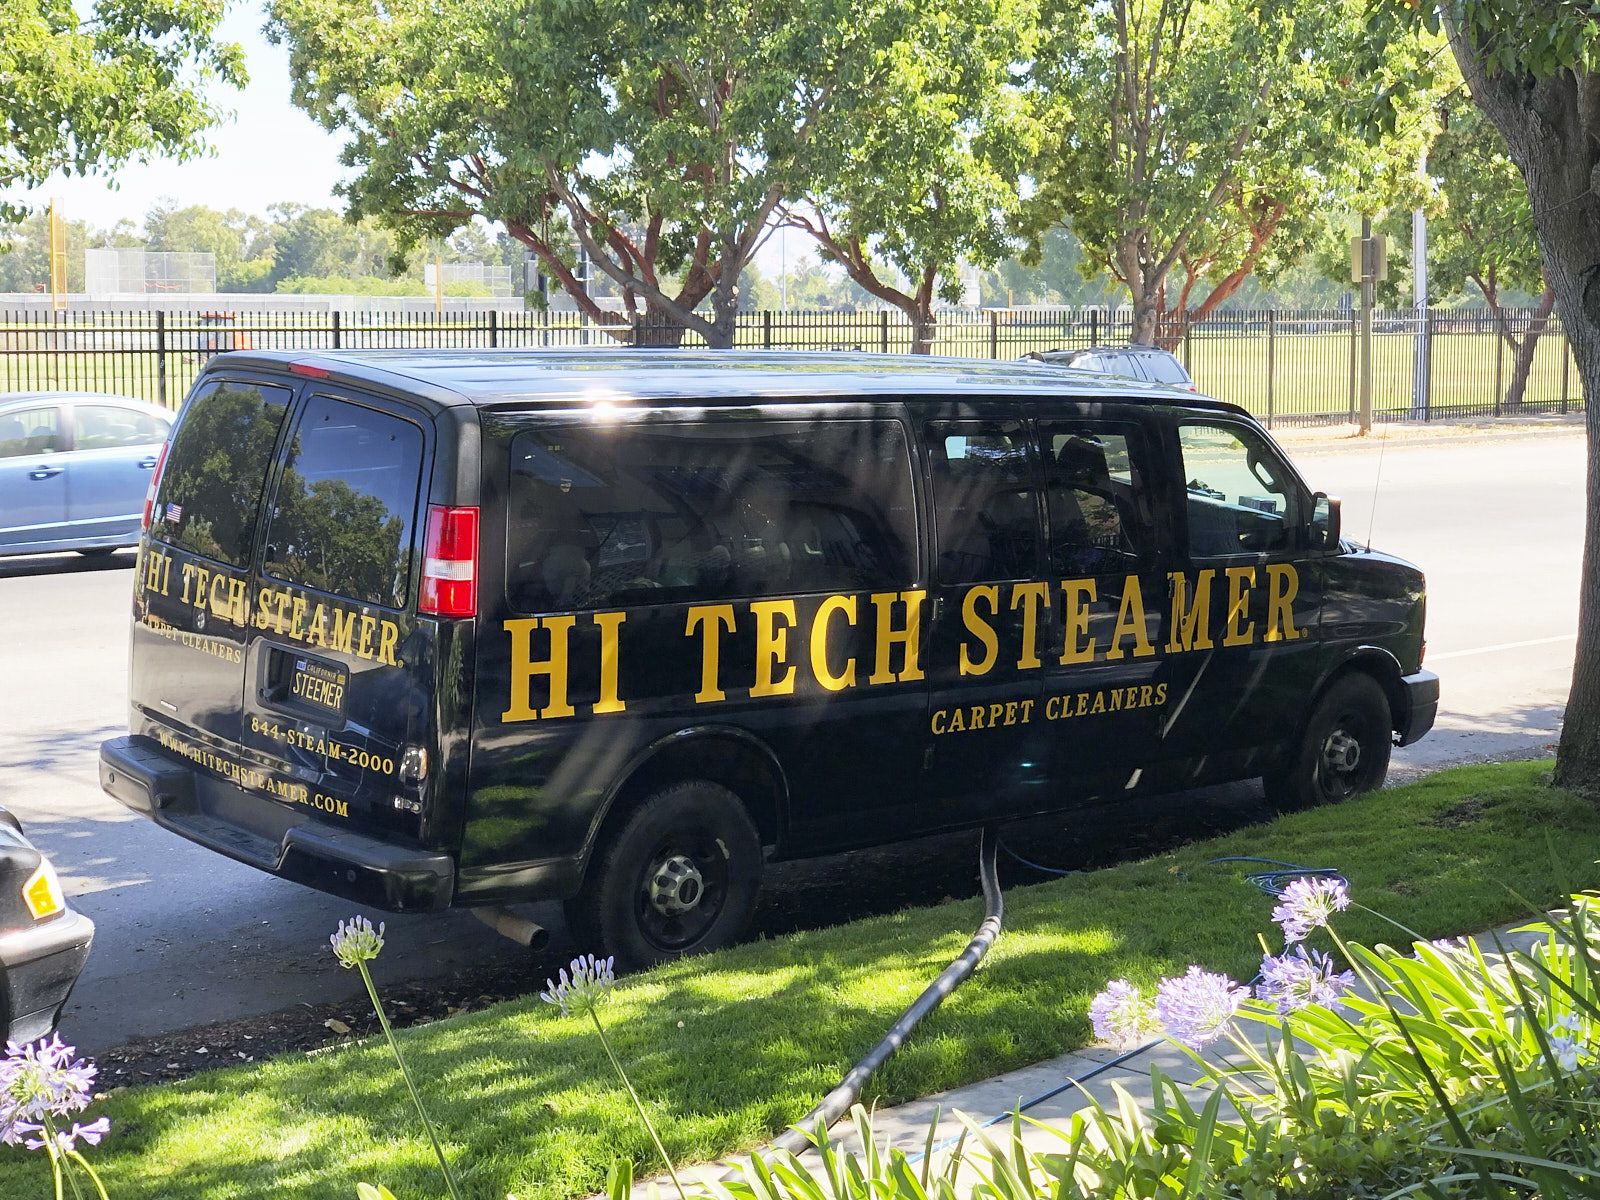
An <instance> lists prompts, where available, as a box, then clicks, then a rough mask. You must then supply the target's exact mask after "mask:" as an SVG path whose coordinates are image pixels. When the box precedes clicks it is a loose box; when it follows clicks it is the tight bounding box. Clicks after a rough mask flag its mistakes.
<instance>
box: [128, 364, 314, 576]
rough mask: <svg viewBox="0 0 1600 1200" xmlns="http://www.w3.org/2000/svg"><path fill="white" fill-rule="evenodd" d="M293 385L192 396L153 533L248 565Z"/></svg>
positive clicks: (216, 386) (223, 386)
mask: <svg viewBox="0 0 1600 1200" xmlns="http://www.w3.org/2000/svg"><path fill="white" fill-rule="evenodd" d="M288 408H289V389H288V388H283V387H273V386H271V385H270V384H261V383H237V382H231V381H230V382H220V383H213V384H208V385H207V386H205V387H204V388H202V389H201V390H200V391H198V392H196V393H195V394H194V396H193V397H191V398H190V400H189V403H188V406H187V407H186V408H185V409H184V412H183V418H182V419H181V420H180V421H179V423H178V432H177V434H176V436H175V437H174V438H173V441H172V448H171V450H169V451H168V453H167V464H166V468H165V470H163V471H162V474H161V486H160V488H159V489H158V491H157V493H156V503H155V506H154V508H153V509H152V511H151V514H150V535H151V537H153V538H156V539H157V540H159V541H163V542H167V543H168V544H170V545H173V546H178V547H181V548H182V549H185V550H192V551H193V552H194V553H196V554H199V555H203V556H204V557H206V558H209V559H213V560H215V561H216V562H220V563H224V564H226V565H228V566H230V567H243V566H247V565H248V564H249V562H250V550H251V547H252V545H253V544H254V542H255V534H256V518H257V516H258V515H259V514H260V511H261V491H262V487H263V486H264V484H265V482H266V477H267V465H268V464H269V463H270V462H271V461H272V447H273V446H274V445H275V444H276V442H277V440H278V430H279V428H280V427H281V426H282V424H283V415H284V413H285V412H287V411H288Z"/></svg>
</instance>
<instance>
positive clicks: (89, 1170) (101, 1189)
mask: <svg viewBox="0 0 1600 1200" xmlns="http://www.w3.org/2000/svg"><path fill="white" fill-rule="evenodd" d="M67 1157H68V1158H70V1159H72V1161H73V1162H75V1163H77V1164H78V1166H79V1167H80V1168H81V1169H82V1170H83V1172H84V1174H86V1175H88V1176H89V1181H90V1182H91V1183H93V1184H94V1190H95V1191H96V1192H97V1193H98V1194H99V1196H100V1200H111V1198H110V1197H109V1196H107V1195H106V1185H105V1184H103V1183H101V1182H100V1173H99V1172H98V1171H96V1170H95V1169H94V1168H93V1167H91V1166H90V1165H89V1160H88V1159H87V1158H85V1157H84V1156H83V1155H82V1154H80V1153H79V1152H78V1151H76V1150H69V1151H68V1152H67Z"/></svg>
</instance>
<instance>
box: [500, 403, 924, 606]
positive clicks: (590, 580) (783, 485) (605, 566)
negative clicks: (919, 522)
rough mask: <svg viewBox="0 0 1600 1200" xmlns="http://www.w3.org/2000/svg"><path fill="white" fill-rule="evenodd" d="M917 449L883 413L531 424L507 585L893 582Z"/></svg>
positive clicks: (680, 587)
mask: <svg viewBox="0 0 1600 1200" xmlns="http://www.w3.org/2000/svg"><path fill="white" fill-rule="evenodd" d="M915 547H916V525H915V516H914V508H913V500H912V489H911V469H910V456H909V453H908V451H907V448H906V439H905V435H904V433H903V431H902V430H901V428H900V426H899V425H897V424H895V423H894V422H892V421H822V422H807V423H805V424H804V425H800V424H796V423H787V424H786V423H780V422H764V423H754V422H748V421H726V422H705V423H690V422H684V423H682V424H670V425H666V424H663V425H651V426H632V427H629V426H620V427H610V428H605V427H594V426H589V427H572V426H568V427H562V428H545V429H534V430H527V431H524V432H522V433H519V434H518V435H517V436H516V437H515V438H514V439H513V440H512V443H511V485H510V497H509V508H508V546H507V591H508V598H509V599H510V601H511V603H512V605H513V606H515V607H516V608H518V609H520V610H522V611H525V612H535V611H547V610H552V609H554V610H559V609H566V608H585V607H605V606H609V605H620V604H661V603H672V602H682V601H698V600H705V599H722V598H733V597H750V596H768V595H783V594H796V593H805V592H819V591H854V590H865V589H868V588H893V587H901V586H904V585H905V584H906V583H908V582H909V581H910V580H911V578H912V576H913V573H914V567H913V558H914V551H915Z"/></svg>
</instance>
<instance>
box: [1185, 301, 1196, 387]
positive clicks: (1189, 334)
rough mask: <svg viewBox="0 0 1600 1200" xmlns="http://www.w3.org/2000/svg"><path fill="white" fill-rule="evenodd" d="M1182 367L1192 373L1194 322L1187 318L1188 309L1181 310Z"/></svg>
mask: <svg viewBox="0 0 1600 1200" xmlns="http://www.w3.org/2000/svg"><path fill="white" fill-rule="evenodd" d="M1183 369H1184V370H1185V371H1187V372H1189V374H1191V375H1193V374H1194V322H1193V321H1191V320H1190V319H1189V310H1188V309H1184V311H1183Z"/></svg>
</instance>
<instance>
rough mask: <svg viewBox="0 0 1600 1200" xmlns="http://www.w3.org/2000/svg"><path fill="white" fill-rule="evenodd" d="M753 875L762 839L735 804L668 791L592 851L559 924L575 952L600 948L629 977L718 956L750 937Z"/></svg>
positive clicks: (700, 792)
mask: <svg viewBox="0 0 1600 1200" xmlns="http://www.w3.org/2000/svg"><path fill="white" fill-rule="evenodd" d="M761 866H762V852H761V837H760V834H758V833H757V832H756V827H755V825H754V824H753V823H752V822H751V820H750V814H749V813H747V812H746V811H745V807H744V805H743V804H742V803H741V802H740V800H739V797H738V796H736V795H734V794H733V793H732V792H730V791H729V790H728V789H727V788H725V787H721V786H719V785H718V784H714V783H707V782H703V781H692V782H689V783H680V784H676V785H675V786H673V787H669V788H665V789H663V790H662V791H659V792H657V793H656V794H655V795H653V796H651V797H650V798H649V799H648V800H646V801H645V802H644V803H643V804H642V805H640V806H639V808H638V809H637V810H635V811H634V812H633V813H632V814H631V815H630V816H629V817H628V819H627V820H626V822H625V823H624V824H623V825H622V826H621V827H620V828H619V829H617V830H616V831H615V832H614V833H613V834H612V835H611V836H610V837H609V838H608V839H607V841H606V842H605V843H604V844H603V845H602V846H601V847H600V849H599V850H598V852H597V854H596V858H595V860H594V862H593V863H591V864H590V867H589V874H588V879H587V881H586V882H585V884H584V888H583V891H582V892H580V893H579V894H578V895H577V896H576V897H574V898H573V899H572V900H569V901H568V902H567V906H566V909H567V923H568V924H569V925H570V926H571V927H572V931H573V934H574V935H575V936H576V937H577V939H578V943H579V944H578V949H579V950H587V949H589V948H590V947H593V946H600V947H603V948H604V949H605V951H606V953H608V954H613V955H615V956H616V958H617V961H618V963H619V964H620V965H622V966H624V967H626V968H628V969H635V970H636V969H638V968H640V967H648V966H652V965H654V964H655V963H659V962H665V961H667V960H668V959H674V958H681V957H683V956H684V955H686V954H702V953H704V952H706V951H708V950H716V949H719V948H721V947H723V946H727V945H731V944H732V943H733V942H736V941H738V940H739V938H740V937H742V936H743V935H744V932H745V930H746V929H747V928H748V926H749V924H750V917H751V914H752V913H753V912H754V911H755V902H756V892H757V890H758V889H759V888H760V886H761Z"/></svg>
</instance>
